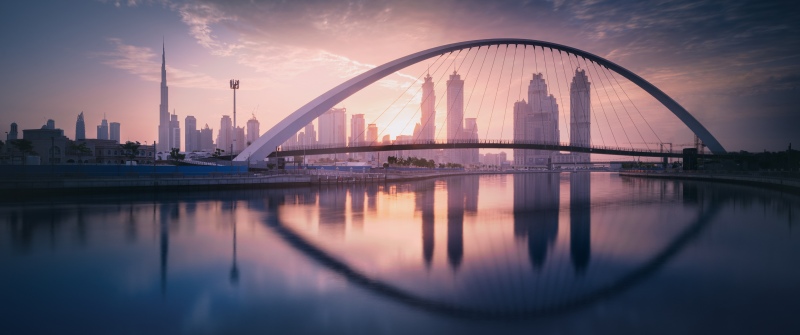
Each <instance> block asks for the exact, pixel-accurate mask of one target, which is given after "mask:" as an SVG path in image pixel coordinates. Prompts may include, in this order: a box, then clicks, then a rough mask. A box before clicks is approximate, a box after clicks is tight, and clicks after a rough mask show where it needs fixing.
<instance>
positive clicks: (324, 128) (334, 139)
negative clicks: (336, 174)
mask: <svg viewBox="0 0 800 335" xmlns="http://www.w3.org/2000/svg"><path fill="white" fill-rule="evenodd" d="M346 113H347V109H345V108H331V109H329V110H328V111H327V112H325V113H324V114H322V115H320V116H319V119H318V120H319V121H318V122H319V139H318V142H319V144H323V145H344V144H345V143H347V142H346V141H347V133H346V131H345V130H346V123H345V119H346V117H347V116H346ZM328 157H329V158H331V159H342V158H344V154H334V155H329V156H328Z"/></svg>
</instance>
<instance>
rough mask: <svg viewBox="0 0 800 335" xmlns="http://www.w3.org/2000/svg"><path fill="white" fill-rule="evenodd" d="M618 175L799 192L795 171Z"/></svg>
mask: <svg viewBox="0 0 800 335" xmlns="http://www.w3.org/2000/svg"><path fill="white" fill-rule="evenodd" d="M619 175H620V176H624V177H638V178H662V179H683V180H698V181H713V182H723V183H730V184H740V185H750V186H758V187H764V188H771V189H776V190H781V191H786V192H791V193H797V194H800V175H798V174H797V173H752V174H737V173H714V172H702V173H693V172H649V171H626V172H620V173H619Z"/></svg>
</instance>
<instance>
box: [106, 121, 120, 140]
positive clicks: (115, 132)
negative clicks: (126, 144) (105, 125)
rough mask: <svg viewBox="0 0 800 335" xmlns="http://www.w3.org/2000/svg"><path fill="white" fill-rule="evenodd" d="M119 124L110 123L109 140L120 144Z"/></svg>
mask: <svg viewBox="0 0 800 335" xmlns="http://www.w3.org/2000/svg"><path fill="white" fill-rule="evenodd" d="M119 126H120V125H119V122H111V123H109V139H110V140H114V141H117V143H121V142H120V134H119V130H120V129H119Z"/></svg>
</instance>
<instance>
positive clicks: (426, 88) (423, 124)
mask: <svg viewBox="0 0 800 335" xmlns="http://www.w3.org/2000/svg"><path fill="white" fill-rule="evenodd" d="M420 111H421V112H422V115H421V118H420V123H419V128H418V133H417V134H415V135H416V136H415V137H416V139H417V141H418V142H430V141H433V140H434V139H435V137H436V91H435V90H434V84H433V78H431V75H430V74H428V75H427V76H425V82H424V83H422V101H421V102H420ZM419 152H420V156H422V158H425V159H433V158H434V156H435V155H436V153H435V151H434V150H421V151H419Z"/></svg>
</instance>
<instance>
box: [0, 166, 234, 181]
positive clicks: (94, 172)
mask: <svg viewBox="0 0 800 335" xmlns="http://www.w3.org/2000/svg"><path fill="white" fill-rule="evenodd" d="M245 172H247V166H243V165H241V166H235V165H234V166H171V165H156V166H152V165H0V174H1V175H2V176H0V178H8V177H15V176H21V177H26V176H32V177H35V176H42V177H46V176H51V175H55V176H75V177H123V176H134V175H138V176H150V175H184V176H208V175H212V174H232V173H245Z"/></svg>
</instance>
